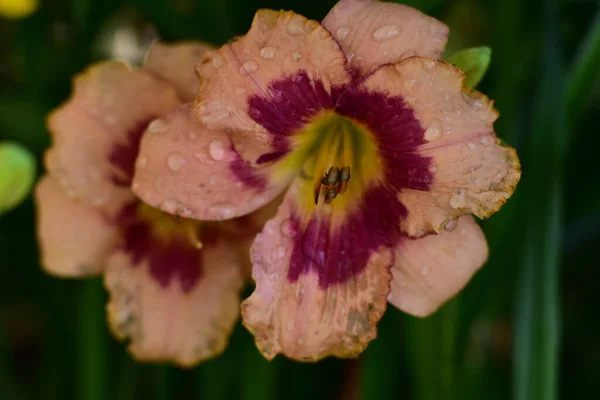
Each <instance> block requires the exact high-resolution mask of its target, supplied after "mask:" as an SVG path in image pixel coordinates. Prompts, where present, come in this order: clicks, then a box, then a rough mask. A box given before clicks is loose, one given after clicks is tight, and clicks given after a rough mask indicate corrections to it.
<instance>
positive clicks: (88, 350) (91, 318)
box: [79, 279, 109, 400]
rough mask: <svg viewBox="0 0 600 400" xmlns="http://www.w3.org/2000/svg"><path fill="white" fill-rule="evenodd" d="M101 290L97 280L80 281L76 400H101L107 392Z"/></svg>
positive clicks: (103, 300) (102, 292)
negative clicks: (78, 393) (77, 390)
mask: <svg viewBox="0 0 600 400" xmlns="http://www.w3.org/2000/svg"><path fill="white" fill-rule="evenodd" d="M104 302H105V298H104V287H103V285H102V281H101V280H100V279H88V280H86V281H84V282H83V289H82V295H81V305H80V308H79V321H80V334H79V355H80V357H81V358H80V360H79V365H80V374H81V376H80V385H81V386H80V397H79V398H80V399H82V400H104V399H107V398H108V394H107V389H108V387H109V386H108V383H107V368H108V363H107V349H106V347H107V335H106V325H105V322H104V321H105V312H104Z"/></svg>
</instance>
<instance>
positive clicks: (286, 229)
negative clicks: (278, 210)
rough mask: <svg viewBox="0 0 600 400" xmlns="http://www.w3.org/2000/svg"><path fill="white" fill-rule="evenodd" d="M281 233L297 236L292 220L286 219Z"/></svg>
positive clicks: (287, 235) (282, 224)
mask: <svg viewBox="0 0 600 400" xmlns="http://www.w3.org/2000/svg"><path fill="white" fill-rule="evenodd" d="M281 233H282V234H283V236H286V237H294V236H296V231H295V230H294V226H293V225H292V221H291V220H289V219H286V220H285V221H283V222H282V223H281Z"/></svg>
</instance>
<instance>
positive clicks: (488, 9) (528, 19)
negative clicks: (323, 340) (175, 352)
mask: <svg viewBox="0 0 600 400" xmlns="http://www.w3.org/2000/svg"><path fill="white" fill-rule="evenodd" d="M407 3H409V4H411V5H413V6H415V7H417V8H419V9H421V10H422V11H424V12H426V13H428V14H431V15H433V16H435V17H437V18H440V19H442V20H443V21H445V22H446V23H447V24H449V25H450V27H451V37H450V44H449V52H452V51H455V50H457V49H461V48H464V47H468V46H475V45H489V46H491V47H492V49H493V55H492V65H491V68H490V70H489V72H488V74H487V76H486V77H485V79H484V80H483V82H482V83H481V84H480V86H479V90H481V91H483V92H484V93H486V94H488V95H489V96H490V97H491V98H493V99H495V100H496V107H497V108H498V109H499V110H500V113H501V117H500V119H499V121H498V122H497V123H496V131H497V133H498V135H499V136H500V137H501V138H502V139H504V140H505V141H507V142H508V143H510V144H511V145H513V146H515V147H517V149H518V150H519V154H520V156H521V160H522V164H523V171H524V173H523V178H522V182H521V184H520V185H519V187H518V189H517V192H516V194H515V195H514V196H513V198H512V199H511V200H510V201H509V202H508V204H507V206H505V207H504V208H503V209H502V211H500V212H499V213H498V214H496V215H495V216H493V217H492V218H491V219H490V220H488V221H485V222H483V226H484V228H485V230H486V234H487V237H488V240H489V244H490V251H491V253H490V254H491V255H490V260H489V262H488V263H487V265H486V266H485V268H483V269H482V271H481V272H480V273H478V274H477V276H476V277H475V278H474V279H473V281H472V282H471V283H470V284H469V286H468V287H467V289H466V290H464V291H463V292H462V293H461V294H460V295H459V296H458V297H457V298H455V299H454V300H452V301H451V302H449V303H448V304H447V305H446V306H444V307H443V308H442V309H441V310H440V311H439V312H438V313H436V314H435V315H433V316H432V317H430V318H427V319H424V320H418V319H415V318H412V317H409V316H406V315H403V314H402V313H400V312H399V311H397V310H395V309H393V308H391V307H390V308H389V310H388V312H387V313H386V315H385V317H384V318H383V320H382V321H381V323H380V331H379V337H378V338H377V339H376V340H375V341H374V342H372V343H371V344H370V345H369V347H368V349H367V350H366V351H365V353H364V354H363V355H362V356H361V357H360V358H358V359H357V360H351V361H344V360H335V359H327V360H325V361H322V362H319V363H317V364H309V365H306V364H300V363H295V362H292V361H289V360H287V359H283V358H282V357H278V358H277V359H275V360H274V361H273V362H271V363H269V362H267V361H265V360H264V359H262V357H261V356H260V355H259V353H258V352H257V350H256V348H255V347H254V345H253V342H252V338H251V336H250V335H249V334H248V333H247V332H246V331H245V330H244V329H243V328H242V327H241V326H238V327H237V328H236V331H235V333H234V335H233V337H232V339H231V343H230V346H229V347H228V349H227V351H226V352H225V353H224V354H223V355H222V356H221V357H219V358H217V359H215V360H212V361H209V362H206V363H204V364H202V365H201V366H200V367H198V368H196V369H193V370H180V369H177V368H173V367H169V366H162V365H142V364H138V363H135V362H134V361H132V359H131V358H130V357H129V356H128V355H127V353H126V352H125V346H124V345H123V344H121V343H117V342H116V341H115V340H114V339H113V338H112V337H111V336H110V335H109V334H108V330H107V327H106V323H105V317H104V305H105V301H106V298H105V296H106V295H105V293H104V290H103V288H102V283H101V282H100V280H88V281H77V280H62V279H56V278H53V277H49V276H47V275H45V274H44V273H42V271H41V270H40V267H39V265H38V253H37V247H36V238H35V231H34V225H35V219H34V217H35V214H34V207H33V204H32V201H31V200H30V199H29V200H27V201H26V202H25V203H24V204H22V205H21V206H20V207H19V208H17V209H15V210H14V211H12V212H11V213H8V214H6V215H2V216H0V397H1V398H2V399H9V400H13V399H14V400H19V399H83V400H102V399H118V400H129V399H151V400H153V399H156V400H162V399H179V398H184V397H185V398H198V399H248V400H250V399H261V400H262V399H265V400H268V399H279V398H286V399H288V398H289V399H296V398H297V399H307V398H309V399H311V400H317V399H336V398H341V399H392V398H396V399H397V398H401V399H444V400H451V399H482V398H485V399H508V398H514V399H518V400H530V399H531V400H537V399H556V398H568V399H576V398H588V397H590V396H592V397H594V396H595V395H594V393H596V392H597V384H598V379H599V378H600V373H599V372H598V365H600V339H598V338H600V322H599V321H600V319H599V318H598V307H599V306H600V298H599V297H596V295H597V294H598V282H600V269H599V268H598V255H597V253H596V251H598V247H597V246H598V245H599V244H600V241H599V238H598V236H599V235H598V231H599V229H600V228H599V226H600V207H599V205H600V185H599V184H598V176H599V175H598V172H599V169H598V168H597V164H596V162H597V161H598V155H597V154H598V151H599V149H600V135H598V132H599V131H600V123H599V122H598V120H597V119H596V118H598V115H599V113H600V101H599V100H600V91H599V90H598V79H597V78H598V75H599V73H598V71H600V55H599V54H600V50H599V47H600V11H599V7H598V4H597V1H593V0H587V1H586V0H578V1H576V0H572V1H567V0H562V1H558V0H496V1H494V0H456V1H450V0H448V1H444V0H411V1H408V2H407ZM333 4H334V1H333V0H323V1H319V2H316V1H315V2H309V1H305V0H212V1H206V0H129V1H126V0H123V1H118V0H103V1H94V0H47V1H42V4H41V6H40V9H39V10H38V11H37V12H36V13H35V14H34V15H32V16H31V17H29V18H26V19H24V20H20V21H9V20H4V19H0V84H1V88H2V90H1V92H0V140H6V139H10V140H14V141H16V142H19V143H21V144H23V145H25V146H27V147H28V148H29V149H31V150H32V151H33V152H34V153H35V154H36V156H38V158H39V157H41V156H42V154H43V151H44V149H45V148H46V147H47V146H48V144H49V138H48V133H47V131H46V129H45V126H44V118H45V114H46V113H47V112H48V111H49V110H51V109H52V108H53V107H55V106H56V105H58V104H59V103H60V102H62V101H64V99H65V98H66V97H67V95H68V93H69V91H70V83H71V77H72V76H73V74H75V73H77V72H79V71H81V70H82V69H83V68H85V67H86V65H88V64H90V63H92V62H94V61H96V60H98V59H101V58H106V57H108V56H110V54H109V52H107V49H106V48H105V47H103V46H101V45H100V43H102V39H101V38H105V37H107V35H108V36H110V34H111V33H114V30H115V29H122V28H123V27H131V26H133V27H135V29H136V32H138V34H139V37H140V38H141V40H142V41H143V40H144V38H146V37H148V35H150V36H151V32H152V29H154V31H155V32H157V33H158V34H159V35H160V37H161V38H163V39H165V40H181V39H201V40H204V41H208V42H211V43H214V44H217V45H218V44H222V43H224V42H225V41H227V40H229V39H230V38H231V37H232V36H234V35H239V34H243V33H244V32H245V31H246V30H247V29H248V27H249V25H250V22H251V20H252V16H253V14H254V12H255V11H256V10H257V9H258V8H265V7H266V8H275V9H279V8H283V9H293V10H295V11H296V12H299V13H302V14H304V15H307V16H309V17H311V18H314V19H317V20H320V19H322V18H323V17H324V16H325V15H326V13H327V11H328V10H329V9H330V8H331V6H332V5H333Z"/></svg>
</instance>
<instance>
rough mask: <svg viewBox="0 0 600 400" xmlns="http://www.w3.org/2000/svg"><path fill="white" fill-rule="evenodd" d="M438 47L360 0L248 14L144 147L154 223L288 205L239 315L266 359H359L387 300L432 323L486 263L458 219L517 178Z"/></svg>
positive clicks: (254, 253)
mask: <svg viewBox="0 0 600 400" xmlns="http://www.w3.org/2000/svg"><path fill="white" fill-rule="evenodd" d="M447 35H448V28H447V27H446V26H445V25H444V24H443V23H441V22H439V21H437V20H435V19H433V18H430V17H428V16H426V15H423V14H422V13H420V12H419V11H417V10H415V9H413V8H410V7H407V6H403V5H399V4H389V3H381V2H379V1H375V0H342V1H340V2H339V3H338V4H337V5H336V6H335V7H334V8H333V9H332V10H331V11H330V13H329V14H328V15H327V17H326V18H325V19H324V20H323V22H322V23H318V22H316V21H311V20H308V19H306V18H304V17H303V16H301V15H298V14H295V13H293V12H283V11H281V12H276V11H271V10H260V11H258V12H257V14H256V16H255V18H254V21H253V23H252V26H251V28H250V31H249V32H248V33H247V34H246V35H245V36H243V37H240V38H238V39H237V40H236V41H234V42H232V43H230V44H227V45H224V46H223V47H221V48H220V49H218V50H215V51H212V52H208V53H206V56H205V59H204V61H203V63H202V64H201V65H199V66H198V67H197V72H198V75H199V76H200V82H201V86H200V90H199V94H198V96H197V98H196V106H195V111H196V115H197V117H198V120H194V119H191V118H190V113H189V112H188V111H187V110H177V111H175V112H172V113H170V114H169V115H167V116H166V117H164V118H163V119H161V121H162V124H161V125H160V130H159V131H160V132H158V133H157V134H152V135H145V136H144V139H143V141H142V144H141V153H140V154H141V156H140V159H142V158H143V160H144V161H145V162H144V164H143V166H140V165H139V164H138V168H137V169H136V172H135V176H134V191H135V192H136V193H137V194H138V195H139V196H140V197H141V198H142V199H144V201H146V202H147V203H149V204H151V205H154V206H156V207H161V208H162V209H163V210H166V211H168V212H171V213H175V214H179V215H184V216H186V217H190V218H195V219H201V220H222V219H229V218H233V217H237V216H241V215H245V214H247V213H250V212H252V211H254V210H256V209H258V208H260V207H262V206H263V205H264V204H266V203H268V202H269V201H270V200H271V199H273V198H274V197H275V196H277V195H279V194H281V193H283V192H285V196H284V200H283V203H282V205H281V206H280V208H279V210H278V212H277V215H276V216H275V217H274V218H272V219H271V220H270V221H269V222H268V223H267V224H266V225H265V227H264V229H263V231H262V232H261V233H260V234H259V235H258V236H257V237H256V240H255V242H254V244H253V246H252V249H251V258H252V262H253V277H254V280H255V281H256V290H255V291H254V293H253V294H252V295H251V296H250V297H249V298H248V299H247V300H246V301H245V302H244V303H243V304H242V317H243V321H244V324H245V325H246V326H247V327H248V329H249V330H250V331H251V332H252V333H253V334H254V335H255V338H256V343H257V345H258V347H259V349H260V350H261V351H262V353H263V354H264V355H265V356H266V357H267V358H272V357H274V356H275V355H277V354H278V353H283V354H285V355H287V356H289V357H292V358H295V359H298V360H318V359H320V358H322V357H326V356H330V355H334V356H338V357H352V356H356V355H358V354H359V353H360V352H361V351H362V350H363V349H364V348H365V347H366V345H367V344H368V342H369V341H370V340H372V339H373V338H374V337H375V336H376V324H377V322H378V320H379V319H380V318H381V316H382V314H383V312H384V311H385V308H386V304H387V302H388V301H389V302H390V303H391V304H393V305H395V306H396V307H398V308H400V309H401V310H404V311H405V312H408V313H410V314H413V315H417V316H426V315H429V314H430V313H432V312H434V311H435V310H436V309H437V308H438V307H440V305H441V304H443V303H444V302H445V301H447V300H448V299H449V298H451V297H452V296H454V295H455V294H456V293H457V292H458V291H460V290H461V289H462V288H463V287H464V285H465V284H466V283H467V282H468V281H469V279H470V278H471V276H472V275H473V274H474V273H475V272H476V271H477V269H478V268H479V267H480V266H481V265H482V264H483V263H484V262H485V260H486V259H487V244H486V241H485V237H484V235H483V233H482V231H481V229H480V228H479V226H478V225H477V224H476V223H475V221H474V219H473V217H472V216H471V215H470V214H473V215H475V216H477V217H479V218H486V217H488V216H490V215H491V214H493V213H494V212H496V211H497V210H498V209H499V208H500V207H501V206H502V205H503V204H504V203H505V202H506V200H507V199H508V198H509V197H510V196H511V195H512V193H513V191H514V190H515V187H516V185H517V182H518V181H519V179H520V165H519V160H518V158H517V155H516V152H515V151H514V149H512V148H510V147H507V146H504V145H503V144H502V143H501V142H500V140H499V139H498V138H497V137H496V135H495V133H494V129H493V122H494V121H495V120H496V118H497V117H498V113H497V112H496V111H495V110H494V109H493V107H492V102H491V101H490V100H488V99H487V98H486V97H485V96H484V95H482V94H481V93H478V92H475V91H472V90H470V89H467V88H465V87H464V85H463V81H464V74H463V72H462V71H460V70H459V69H458V68H456V67H455V66H453V65H450V64H447V63H445V62H443V61H440V60H439V57H440V55H441V54H442V53H443V51H444V46H445V44H446V40H447ZM184 131H185V132H189V135H188V136H185V135H182V134H181V132H184ZM177 160H179V162H176V161H177ZM183 162H185V166H186V168H178V166H179V164H180V163H183ZM157 182H161V185H159V186H160V187H159V188H158V189H157Z"/></svg>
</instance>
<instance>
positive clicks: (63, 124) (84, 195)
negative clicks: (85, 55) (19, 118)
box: [45, 62, 179, 213]
mask: <svg viewBox="0 0 600 400" xmlns="http://www.w3.org/2000/svg"><path fill="white" fill-rule="evenodd" d="M178 103H179V99H178V97H177V94H176V92H175V90H174V88H172V87H171V86H170V85H168V84H167V83H165V82H161V81H159V80H157V79H155V78H153V77H152V76H151V75H150V74H148V73H146V72H142V71H139V70H131V69H129V68H128V67H127V66H126V65H125V64H122V63H120V62H106V63H102V64H99V65H96V66H94V67H92V68H90V69H89V70H87V71H86V72H85V73H84V74H82V75H80V76H78V77H77V78H75V83H74V93H73V95H72V97H71V99H70V100H68V101H67V102H66V103H65V104H64V105H63V106H61V107H60V108H58V109H57V110H55V111H54V112H53V113H52V114H51V115H50V117H49V118H48V127H49V129H50V131H51V133H52V138H53V147H52V148H51V149H50V150H49V151H48V153H47V154H46V160H45V161H46V167H47V168H48V171H49V172H50V174H51V175H52V176H53V177H54V178H55V179H57V180H58V181H59V182H60V183H61V184H62V185H63V186H64V187H66V188H67V190H68V192H69V193H70V194H72V195H73V196H75V197H77V198H80V199H82V200H83V201H85V202H86V203H87V204H90V205H93V206H96V207H102V208H104V209H105V210H107V211H108V212H109V213H114V212H117V211H118V210H119V209H120V208H121V207H122V205H123V204H124V203H125V202H127V201H130V199H131V193H130V190H129V187H128V186H129V183H130V179H131V175H132V173H133V163H134V161H135V156H136V155H137V144H138V142H139V136H140V135H141V133H142V132H143V131H144V129H145V127H146V126H147V125H148V123H149V122H150V121H151V120H153V119H154V118H156V117H157V116H160V115H162V114H164V113H166V112H167V111H168V110H170V109H171V108H173V107H175V106H176V105H177V104H178Z"/></svg>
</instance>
